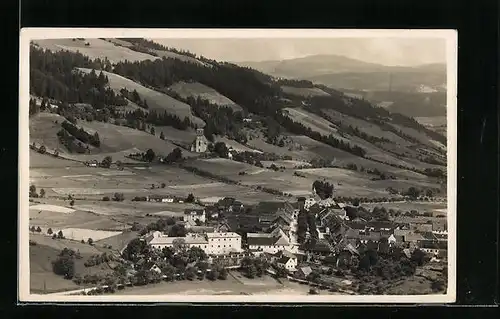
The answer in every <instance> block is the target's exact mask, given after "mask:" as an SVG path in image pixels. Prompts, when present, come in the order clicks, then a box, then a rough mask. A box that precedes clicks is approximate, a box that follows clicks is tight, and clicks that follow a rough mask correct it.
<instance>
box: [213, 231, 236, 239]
mask: <svg viewBox="0 0 500 319" xmlns="http://www.w3.org/2000/svg"><path fill="white" fill-rule="evenodd" d="M207 237H208V238H241V236H240V235H238V234H237V233H234V232H223V233H207Z"/></svg>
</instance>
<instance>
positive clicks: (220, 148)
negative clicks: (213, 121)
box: [214, 142, 229, 158]
mask: <svg viewBox="0 0 500 319" xmlns="http://www.w3.org/2000/svg"><path fill="white" fill-rule="evenodd" d="M214 152H215V153H216V154H217V155H219V157H222V158H227V156H228V154H229V149H228V148H227V146H226V143H224V142H217V143H215V145H214Z"/></svg>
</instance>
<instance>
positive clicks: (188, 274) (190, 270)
mask: <svg viewBox="0 0 500 319" xmlns="http://www.w3.org/2000/svg"><path fill="white" fill-rule="evenodd" d="M184 275H185V276H186V279H187V280H193V279H194V277H195V276H196V269H194V267H189V268H187V269H186V271H185V273H184Z"/></svg>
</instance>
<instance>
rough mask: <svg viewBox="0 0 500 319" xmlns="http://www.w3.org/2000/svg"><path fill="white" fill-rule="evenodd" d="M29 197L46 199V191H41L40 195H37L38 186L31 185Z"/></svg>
mask: <svg viewBox="0 0 500 319" xmlns="http://www.w3.org/2000/svg"><path fill="white" fill-rule="evenodd" d="M29 197H32V198H38V197H40V198H43V197H45V189H43V188H42V189H40V194H38V193H37V191H36V186H35V185H30V188H29Z"/></svg>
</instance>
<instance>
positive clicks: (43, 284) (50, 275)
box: [29, 239, 79, 293]
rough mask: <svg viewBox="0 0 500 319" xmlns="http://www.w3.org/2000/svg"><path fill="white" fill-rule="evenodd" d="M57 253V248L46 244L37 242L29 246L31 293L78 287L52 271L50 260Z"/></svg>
mask: <svg viewBox="0 0 500 319" xmlns="http://www.w3.org/2000/svg"><path fill="white" fill-rule="evenodd" d="M35 241H36V239H35ZM59 253H60V250H59V249H56V248H54V247H50V246H46V245H41V244H37V245H35V246H30V247H29V261H30V265H29V267H30V269H29V274H30V292H31V293H51V292H59V291H66V290H73V289H78V288H79V286H78V285H77V284H75V283H74V282H73V281H71V280H66V279H64V278H63V277H62V276H58V275H56V274H54V272H53V271H52V262H53V261H55V260H56V259H57V257H58V255H59Z"/></svg>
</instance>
